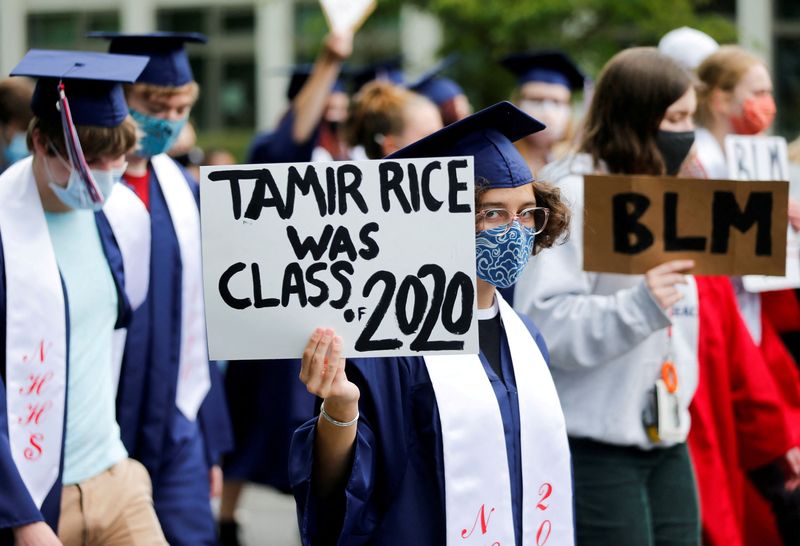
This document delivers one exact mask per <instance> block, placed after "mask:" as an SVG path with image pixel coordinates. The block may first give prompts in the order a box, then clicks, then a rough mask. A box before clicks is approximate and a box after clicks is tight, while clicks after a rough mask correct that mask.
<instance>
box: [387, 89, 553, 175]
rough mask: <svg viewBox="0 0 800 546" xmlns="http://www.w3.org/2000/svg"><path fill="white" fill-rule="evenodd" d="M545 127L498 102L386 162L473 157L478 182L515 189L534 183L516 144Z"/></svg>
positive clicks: (509, 106) (509, 105) (398, 153)
mask: <svg viewBox="0 0 800 546" xmlns="http://www.w3.org/2000/svg"><path fill="white" fill-rule="evenodd" d="M544 128H545V126H544V124H542V123H540V122H539V121H537V120H536V119H534V118H532V117H531V116H529V115H528V114H526V113H525V112H523V111H522V110H520V109H519V108H517V107H516V106H514V105H513V104H511V103H510V102H507V101H505V102H499V103H497V104H495V105H494V106H490V107H489V108H486V109H484V110H481V111H480V112H477V113H475V114H472V115H471V116H468V117H466V118H464V119H462V120H460V121H457V122H455V123H453V124H451V125H448V126H447V127H445V128H444V129H440V130H438V131H436V132H435V133H433V134H432V135H429V136H427V137H425V138H423V139H420V140H418V141H417V142H415V143H413V144H410V145H408V146H406V147H405V148H403V149H401V150H398V151H396V152H395V153H393V154H391V155H389V156H387V157H386V159H409V158H415V157H445V156H460V155H471V156H474V157H475V160H474V164H475V178H476V179H480V178H483V179H485V180H486V181H487V182H488V183H489V187H490V188H492V189H495V188H515V187H517V186H524V185H525V184H529V183H530V182H533V175H532V174H531V171H530V169H529V168H528V164H527V163H526V162H525V159H523V157H522V156H521V155H520V153H519V152H518V151H517V148H516V147H515V146H514V144H513V142H514V141H516V140H519V139H521V138H523V137H526V136H528V135H530V134H533V133H536V132H538V131H541V130H542V129H544Z"/></svg>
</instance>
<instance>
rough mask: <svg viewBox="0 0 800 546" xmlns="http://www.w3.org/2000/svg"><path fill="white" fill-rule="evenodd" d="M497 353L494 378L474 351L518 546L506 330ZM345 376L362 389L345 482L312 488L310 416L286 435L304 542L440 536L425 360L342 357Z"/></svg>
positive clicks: (513, 393)
mask: <svg viewBox="0 0 800 546" xmlns="http://www.w3.org/2000/svg"><path fill="white" fill-rule="evenodd" d="M522 320H523V321H524V322H525V324H526V326H527V327H528V329H529V330H530V332H531V335H532V336H533V338H534V339H535V340H536V344H537V345H538V346H539V350H540V351H541V352H542V355H543V356H544V358H545V361H549V355H548V352H547V348H546V346H545V344H544V340H543V339H542V337H541V334H540V333H539V331H538V330H537V329H536V328H535V327H534V326H533V325H532V324H531V323H530V321H529V320H527V318H526V317H522ZM500 360H501V370H502V373H503V378H502V379H501V378H499V377H498V376H497V374H495V373H494V371H493V370H492V368H491V366H490V365H489V363H488V362H487V360H486V358H485V357H484V355H483V354H481V362H482V364H483V368H484V370H485V372H486V374H487V376H488V377H489V380H490V382H491V384H492V389H493V390H494V393H495V396H496V397H497V401H498V404H499V407H500V414H501V417H502V420H503V428H504V430H505V439H506V450H507V453H508V463H509V476H510V479H511V498H512V508H513V511H514V528H515V533H516V537H517V546H520V541H521V537H522V520H521V514H522V471H521V462H520V453H521V448H520V439H519V426H520V415H519V402H518V397H517V389H516V384H515V380H514V370H513V366H512V362H511V355H510V352H509V348H508V342H507V341H506V339H505V335H503V336H502V338H501V344H500ZM347 377H348V379H349V380H350V381H352V382H353V383H355V384H356V385H358V387H359V389H360V390H361V398H360V400H359V412H360V414H361V418H360V420H359V423H358V434H357V435H356V441H355V452H354V456H353V463H352V468H351V472H350V476H349V478H348V480H347V483H346V485H345V486H344V490H343V491H339V492H338V493H336V494H335V495H333V496H332V497H331V498H329V499H325V500H321V499H319V498H317V497H315V495H314V492H313V486H312V468H313V458H314V455H313V453H314V441H315V435H316V422H317V419H316V418H314V419H311V420H310V421H308V422H307V423H305V424H304V425H303V426H302V427H301V428H300V429H298V430H297V432H296V433H295V435H294V439H293V441H292V447H291V456H290V468H289V472H290V477H291V480H292V487H293V489H294V494H295V498H296V500H297V512H298V519H299V525H300V533H301V536H302V539H303V544H304V545H306V546H307V545H311V544H315V545H316V544H340V545H347V546H356V545H362V544H363V545H366V544H375V545H378V544H380V545H381V546H394V545H397V546H400V545H407V544H426V545H427V544H445V542H446V539H445V521H446V520H445V499H444V491H445V488H444V462H443V454H442V431H441V424H440V420H439V411H438V407H437V405H436V397H435V394H434V390H433V385H432V383H431V380H430V377H429V375H428V371H427V368H426V366H425V362H424V359H423V358H421V357H406V358H375V359H354V360H348V362H347ZM336 537H338V539H337V538H336Z"/></svg>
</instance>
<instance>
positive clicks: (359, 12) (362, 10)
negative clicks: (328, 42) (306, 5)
mask: <svg viewBox="0 0 800 546" xmlns="http://www.w3.org/2000/svg"><path fill="white" fill-rule="evenodd" d="M319 3H320V5H321V6H322V12H323V13H324V14H325V19H327V21H328V28H330V29H331V30H332V31H333V32H343V31H349V32H355V31H356V30H358V29H359V28H360V27H361V25H362V24H364V21H366V20H367V17H369V16H370V14H371V13H372V11H373V10H374V9H375V6H376V2H375V0H319Z"/></svg>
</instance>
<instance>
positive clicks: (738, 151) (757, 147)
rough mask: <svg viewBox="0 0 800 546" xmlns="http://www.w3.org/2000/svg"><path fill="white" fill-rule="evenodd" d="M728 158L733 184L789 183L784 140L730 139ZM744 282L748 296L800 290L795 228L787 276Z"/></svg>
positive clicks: (789, 241)
mask: <svg viewBox="0 0 800 546" xmlns="http://www.w3.org/2000/svg"><path fill="white" fill-rule="evenodd" d="M725 157H726V159H727V162H728V176H729V177H730V178H731V179H732V180H751V181H757V180H789V154H788V153H787V148H786V139H785V138H783V137H766V136H743V135H728V136H726V137H725ZM743 282H744V287H745V288H746V289H747V291H748V292H766V291H769V290H783V289H786V288H799V287H800V237H799V236H798V234H797V233H796V232H795V231H794V230H793V229H792V227H791V226H789V229H788V231H787V235H786V274H785V275H784V276H782V277H772V276H764V275H747V276H745V277H743Z"/></svg>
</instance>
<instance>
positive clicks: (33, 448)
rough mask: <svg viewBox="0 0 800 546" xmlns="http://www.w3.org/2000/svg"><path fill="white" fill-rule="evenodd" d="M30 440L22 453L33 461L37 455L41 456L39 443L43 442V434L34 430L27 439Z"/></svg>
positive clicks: (41, 450)
mask: <svg viewBox="0 0 800 546" xmlns="http://www.w3.org/2000/svg"><path fill="white" fill-rule="evenodd" d="M28 441H29V442H30V444H31V445H30V446H29V447H26V448H25V451H24V453H23V455H24V456H25V458H26V459H28V460H29V461H35V460H36V459H38V458H39V457H41V456H42V452H43V451H44V450H43V449H42V446H41V445H40V444H43V443H44V434H40V433H38V432H34V433H33V434H31V436H30V438H29V439H28Z"/></svg>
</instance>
